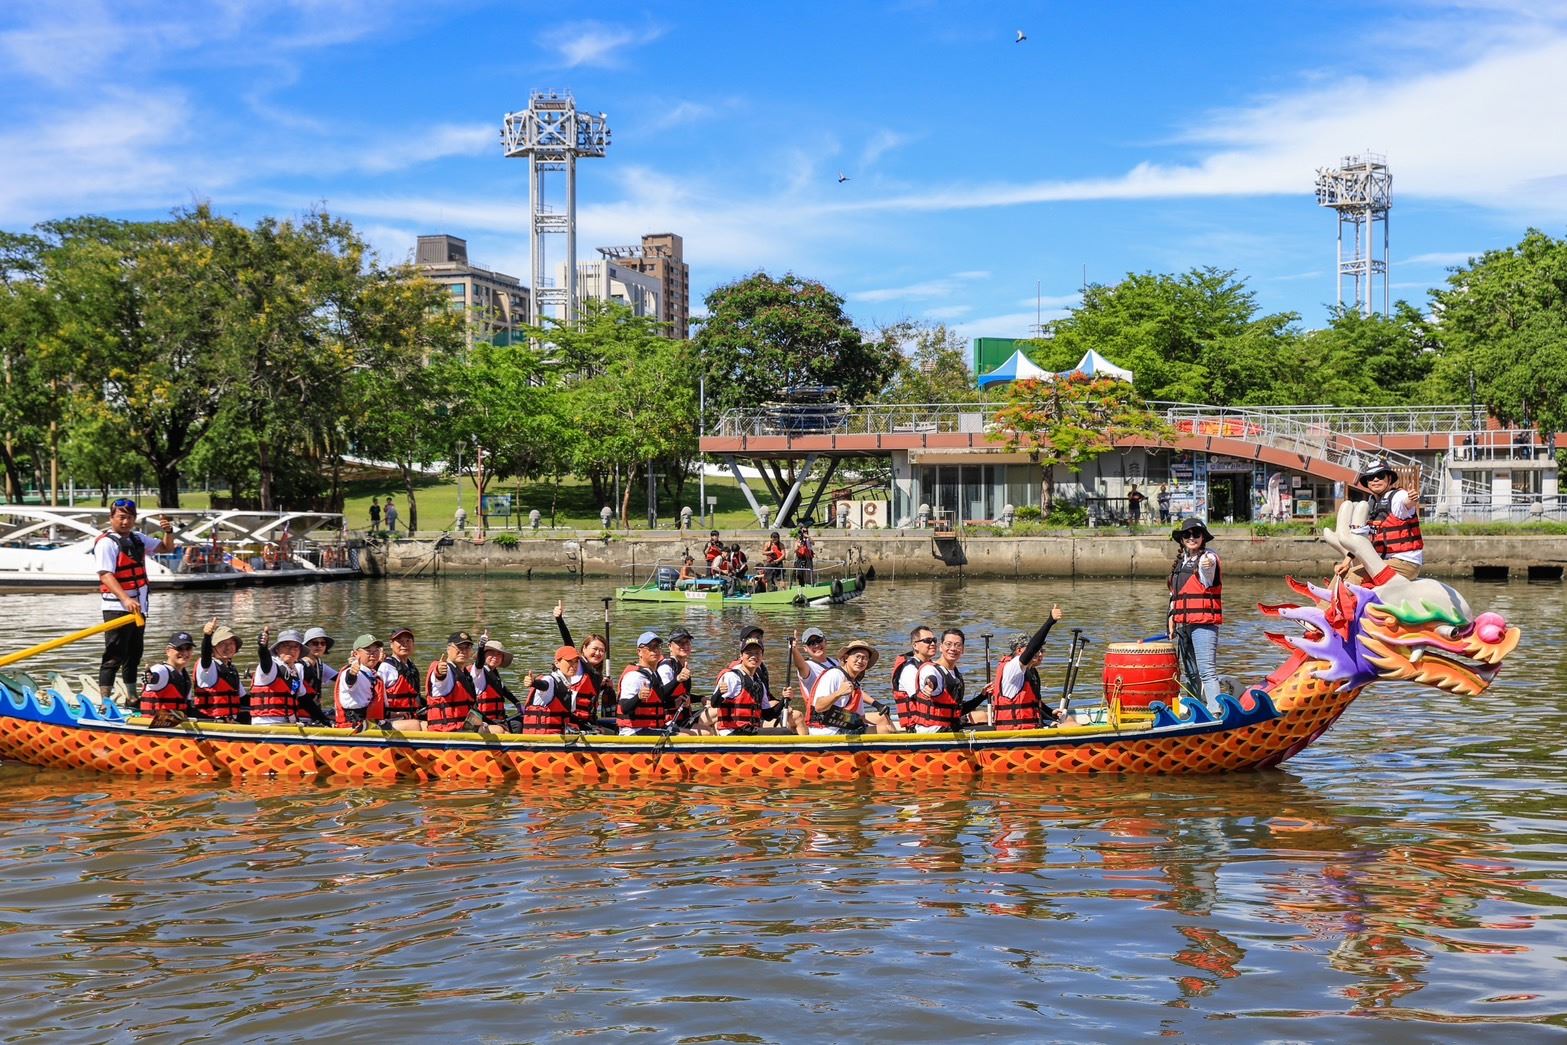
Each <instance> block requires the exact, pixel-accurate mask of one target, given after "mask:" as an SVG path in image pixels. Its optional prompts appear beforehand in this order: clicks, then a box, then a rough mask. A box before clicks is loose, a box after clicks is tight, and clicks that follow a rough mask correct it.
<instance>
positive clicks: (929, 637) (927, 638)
mask: <svg viewBox="0 0 1567 1045" xmlns="http://www.w3.org/2000/svg"><path fill="white" fill-rule="evenodd" d="M914 641H915V642H921V643H924V642H928V643H930V644H931V645H932V646H934V645H935V644H936V637H935V636H934V635H927V636H925V637H924V638H923V639H915V640H914Z"/></svg>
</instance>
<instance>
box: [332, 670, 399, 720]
mask: <svg viewBox="0 0 1567 1045" xmlns="http://www.w3.org/2000/svg"><path fill="white" fill-rule="evenodd" d="M349 666H351V665H345V666H344V668H343V670H342V671H340V672H338V673H337V685H336V686H334V687H333V694H332V703H333V704H334V705H335V706H336V708H337V726H338V728H339V729H348V728H349V727H350V726H352V725H353V723H352V722H350V721H349V719H348V709H347V708H345V707H343V700H342V693H343V687H344V686H346V685H348V668H349ZM359 675H360V677H363V676H366V675H368V676H369V677H370V703H368V704H366V705H365V707H364V708H363V709H362V710H363V711H364V716H365V718H366V719H367V720H368V721H371V722H380V721H381V720H383V719H385V718H386V684H385V683H384V682H382V681H381V676H380V675H377V674H376V673H375V672H374V671H372V670H371V669H369V668H360V669H359Z"/></svg>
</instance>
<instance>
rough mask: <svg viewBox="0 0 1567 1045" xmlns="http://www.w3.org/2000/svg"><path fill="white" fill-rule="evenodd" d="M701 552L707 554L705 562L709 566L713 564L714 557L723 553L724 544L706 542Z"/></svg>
mask: <svg viewBox="0 0 1567 1045" xmlns="http://www.w3.org/2000/svg"><path fill="white" fill-rule="evenodd" d="M702 554H703V555H705V556H707V564H708V565H709V566H711V565H713V560H714V559H716V558H718V557H719V556H720V555H722V554H724V546H723V545H722V544H713V543H712V542H708V545H707V547H706V548H704V549H703V550H702Z"/></svg>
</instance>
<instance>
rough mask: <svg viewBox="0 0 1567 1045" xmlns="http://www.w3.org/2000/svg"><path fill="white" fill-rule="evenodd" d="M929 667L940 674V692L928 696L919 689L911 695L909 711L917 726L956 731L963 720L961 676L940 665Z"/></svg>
mask: <svg viewBox="0 0 1567 1045" xmlns="http://www.w3.org/2000/svg"><path fill="white" fill-rule="evenodd" d="M931 666H932V667H934V668H935V669H936V670H937V671H939V672H941V682H942V688H941V692H940V693H937V694H935V695H934V696H930V695H927V694H926V693H925V691H924V690H923V689H920V690H919V691H917V692H915V693H913V694H911V695H910V696H909V710H910V711H911V712H912V713H913V714H914V716H915V720H916V724H918V725H921V726H935V727H937V729H938V730H941V731H948V730H954V729H957V728H958V725H959V723H960V722H961V721H962V719H963V676H962V675H960V674H958V673H957V672H956V671H948V670H947V669H946V668H944V667H942V666H941V665H940V664H933V665H931Z"/></svg>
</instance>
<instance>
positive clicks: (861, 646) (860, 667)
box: [805, 639, 893, 736]
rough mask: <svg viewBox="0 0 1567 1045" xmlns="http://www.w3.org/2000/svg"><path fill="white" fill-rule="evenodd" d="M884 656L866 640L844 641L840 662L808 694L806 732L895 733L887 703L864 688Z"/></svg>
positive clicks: (823, 734)
mask: <svg viewBox="0 0 1567 1045" xmlns="http://www.w3.org/2000/svg"><path fill="white" fill-rule="evenodd" d="M880 659H881V654H880V653H878V652H877V651H876V647H875V646H872V645H871V644H870V643H869V642H867V641H866V640H865V639H850V640H849V641H848V642H846V643H844V645H843V648H842V649H840V650H839V651H838V665H837V666H835V667H831V668H828V669H827V670H826V671H824V672H822V674H821V676H820V677H819V678H818V679H817V680H816V684H815V686H813V687H812V688H811V691H810V692H809V693H807V694H806V698H805V707H806V712H805V719H806V731H807V732H808V733H809V734H810V735H811V736H832V735H834V734H841V733H864V732H866V731H870V732H872V733H891V732H893V728H892V718H891V716H890V715H889V714H888V713H887V706H886V705H885V704H883V703H881V702H879V701H876V700H873V699H871V698H870V697H867V696H866V695H865V692H864V690H863V689H862V688H861V684H862V683H863V681H864V679H865V676H866V673H867V672H869V671H870V670H871V668H873V667H875V666H876V662H877V661H878V660H880ZM872 709H874V710H872Z"/></svg>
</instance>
